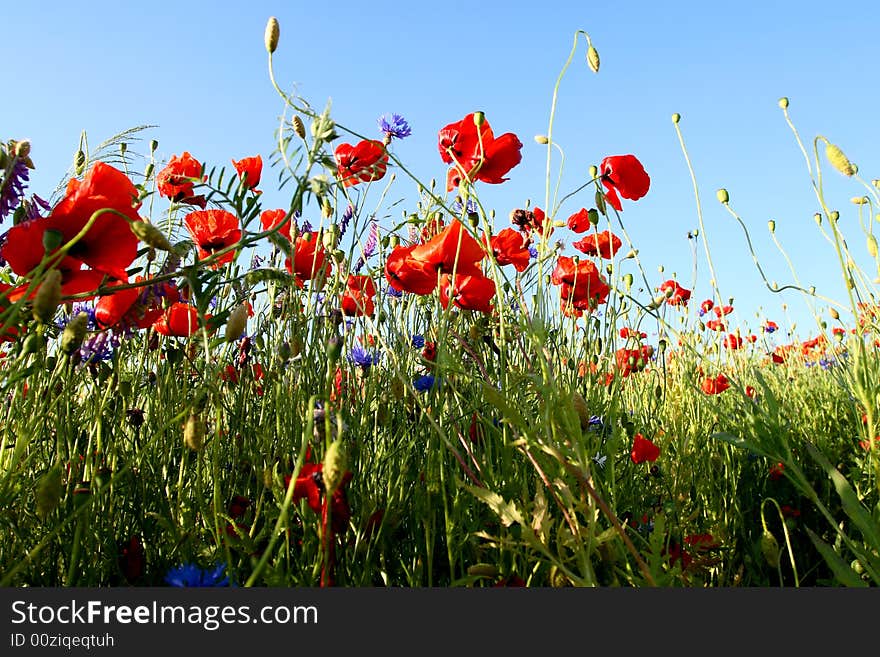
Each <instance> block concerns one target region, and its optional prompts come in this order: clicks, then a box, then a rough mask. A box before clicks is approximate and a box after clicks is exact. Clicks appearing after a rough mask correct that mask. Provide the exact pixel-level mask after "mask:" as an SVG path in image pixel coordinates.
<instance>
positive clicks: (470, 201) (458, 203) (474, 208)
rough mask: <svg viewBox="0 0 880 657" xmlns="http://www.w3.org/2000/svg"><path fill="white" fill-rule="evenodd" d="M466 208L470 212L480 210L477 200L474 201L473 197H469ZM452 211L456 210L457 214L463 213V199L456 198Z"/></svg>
mask: <svg viewBox="0 0 880 657" xmlns="http://www.w3.org/2000/svg"><path fill="white" fill-rule="evenodd" d="M465 209H466V212H467V213H468V214H476V212H477V210H478V207H477V202H476V201H474V200H473V199H471V198H469V199H468V201H467V204H466V206H465ZM452 211H453V212H455V214H460V213H461V211H462V206H461V199H460V198H457V199H455V202H454V203H453V204H452Z"/></svg>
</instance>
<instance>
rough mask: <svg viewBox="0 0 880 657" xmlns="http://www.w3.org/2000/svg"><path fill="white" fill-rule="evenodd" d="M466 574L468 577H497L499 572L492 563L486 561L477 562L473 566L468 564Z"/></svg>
mask: <svg viewBox="0 0 880 657" xmlns="http://www.w3.org/2000/svg"><path fill="white" fill-rule="evenodd" d="M467 574H468V576H469V577H489V578H494V577H498V575H499V574H500V573H499V571H498V569H497V568H496V567H495V566H493V565H492V564H488V563H477V564H474V565H473V566H468V569H467Z"/></svg>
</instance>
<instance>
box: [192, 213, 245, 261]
mask: <svg viewBox="0 0 880 657" xmlns="http://www.w3.org/2000/svg"><path fill="white" fill-rule="evenodd" d="M183 223H184V224H185V225H186V228H187V230H188V231H189V234H190V235H191V236H192V238H193V242H195V243H196V246H198V247H199V258H201V259H205V258H209V257H211V255H213V254H214V253H215V252H216V251H221V250H222V249H225V248H227V247H229V246H232V245H233V244H235V243H236V242H238V241H239V240H240V239H241V228H239V226H238V218H237V217H236V216H235V215H234V214H232V213H231V212H227V211H226V210H196V211H194V212H190V213H189V214H188V215H186V216H185V217H184V218H183ZM234 258H235V251H234V250H233V251H229V252H228V253H225V254H223V255H222V256H221V257H220V259H219V260H218V261H217V262H215V263H214V264H213V265H211V266H212V267H213V268H214V269H216V268H218V267H222V266H223V265H224V264H225V263H227V262H232V260H233V259H234Z"/></svg>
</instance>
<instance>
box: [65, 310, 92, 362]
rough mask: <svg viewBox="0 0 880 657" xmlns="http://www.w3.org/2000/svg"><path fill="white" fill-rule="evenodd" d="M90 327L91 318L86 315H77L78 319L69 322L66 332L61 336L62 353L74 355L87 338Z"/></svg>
mask: <svg viewBox="0 0 880 657" xmlns="http://www.w3.org/2000/svg"><path fill="white" fill-rule="evenodd" d="M88 325H89V316H88V315H87V314H86V313H77V315H76V317H74V318H73V319H71V320H70V321H69V322H67V326H65V327H64V332H63V333H62V334H61V351H63V352H64V353H65V354H72V353H73V352H74V351H76V350H77V349H79V348H80V345H82V342H83V339H84V338H85V337H86V330H87V329H88Z"/></svg>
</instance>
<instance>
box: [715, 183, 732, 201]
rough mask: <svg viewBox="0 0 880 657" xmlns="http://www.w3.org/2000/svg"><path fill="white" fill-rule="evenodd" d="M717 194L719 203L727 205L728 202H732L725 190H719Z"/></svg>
mask: <svg viewBox="0 0 880 657" xmlns="http://www.w3.org/2000/svg"><path fill="white" fill-rule="evenodd" d="M715 194H716V196H717V197H718V202H719V203H724V204H725V205H727V202H728V201H730V195H729V194H728V193H727V190H726V189H724V188H723V187H722V188H721V189H719V190H718V191H717V192H716V193H715Z"/></svg>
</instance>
